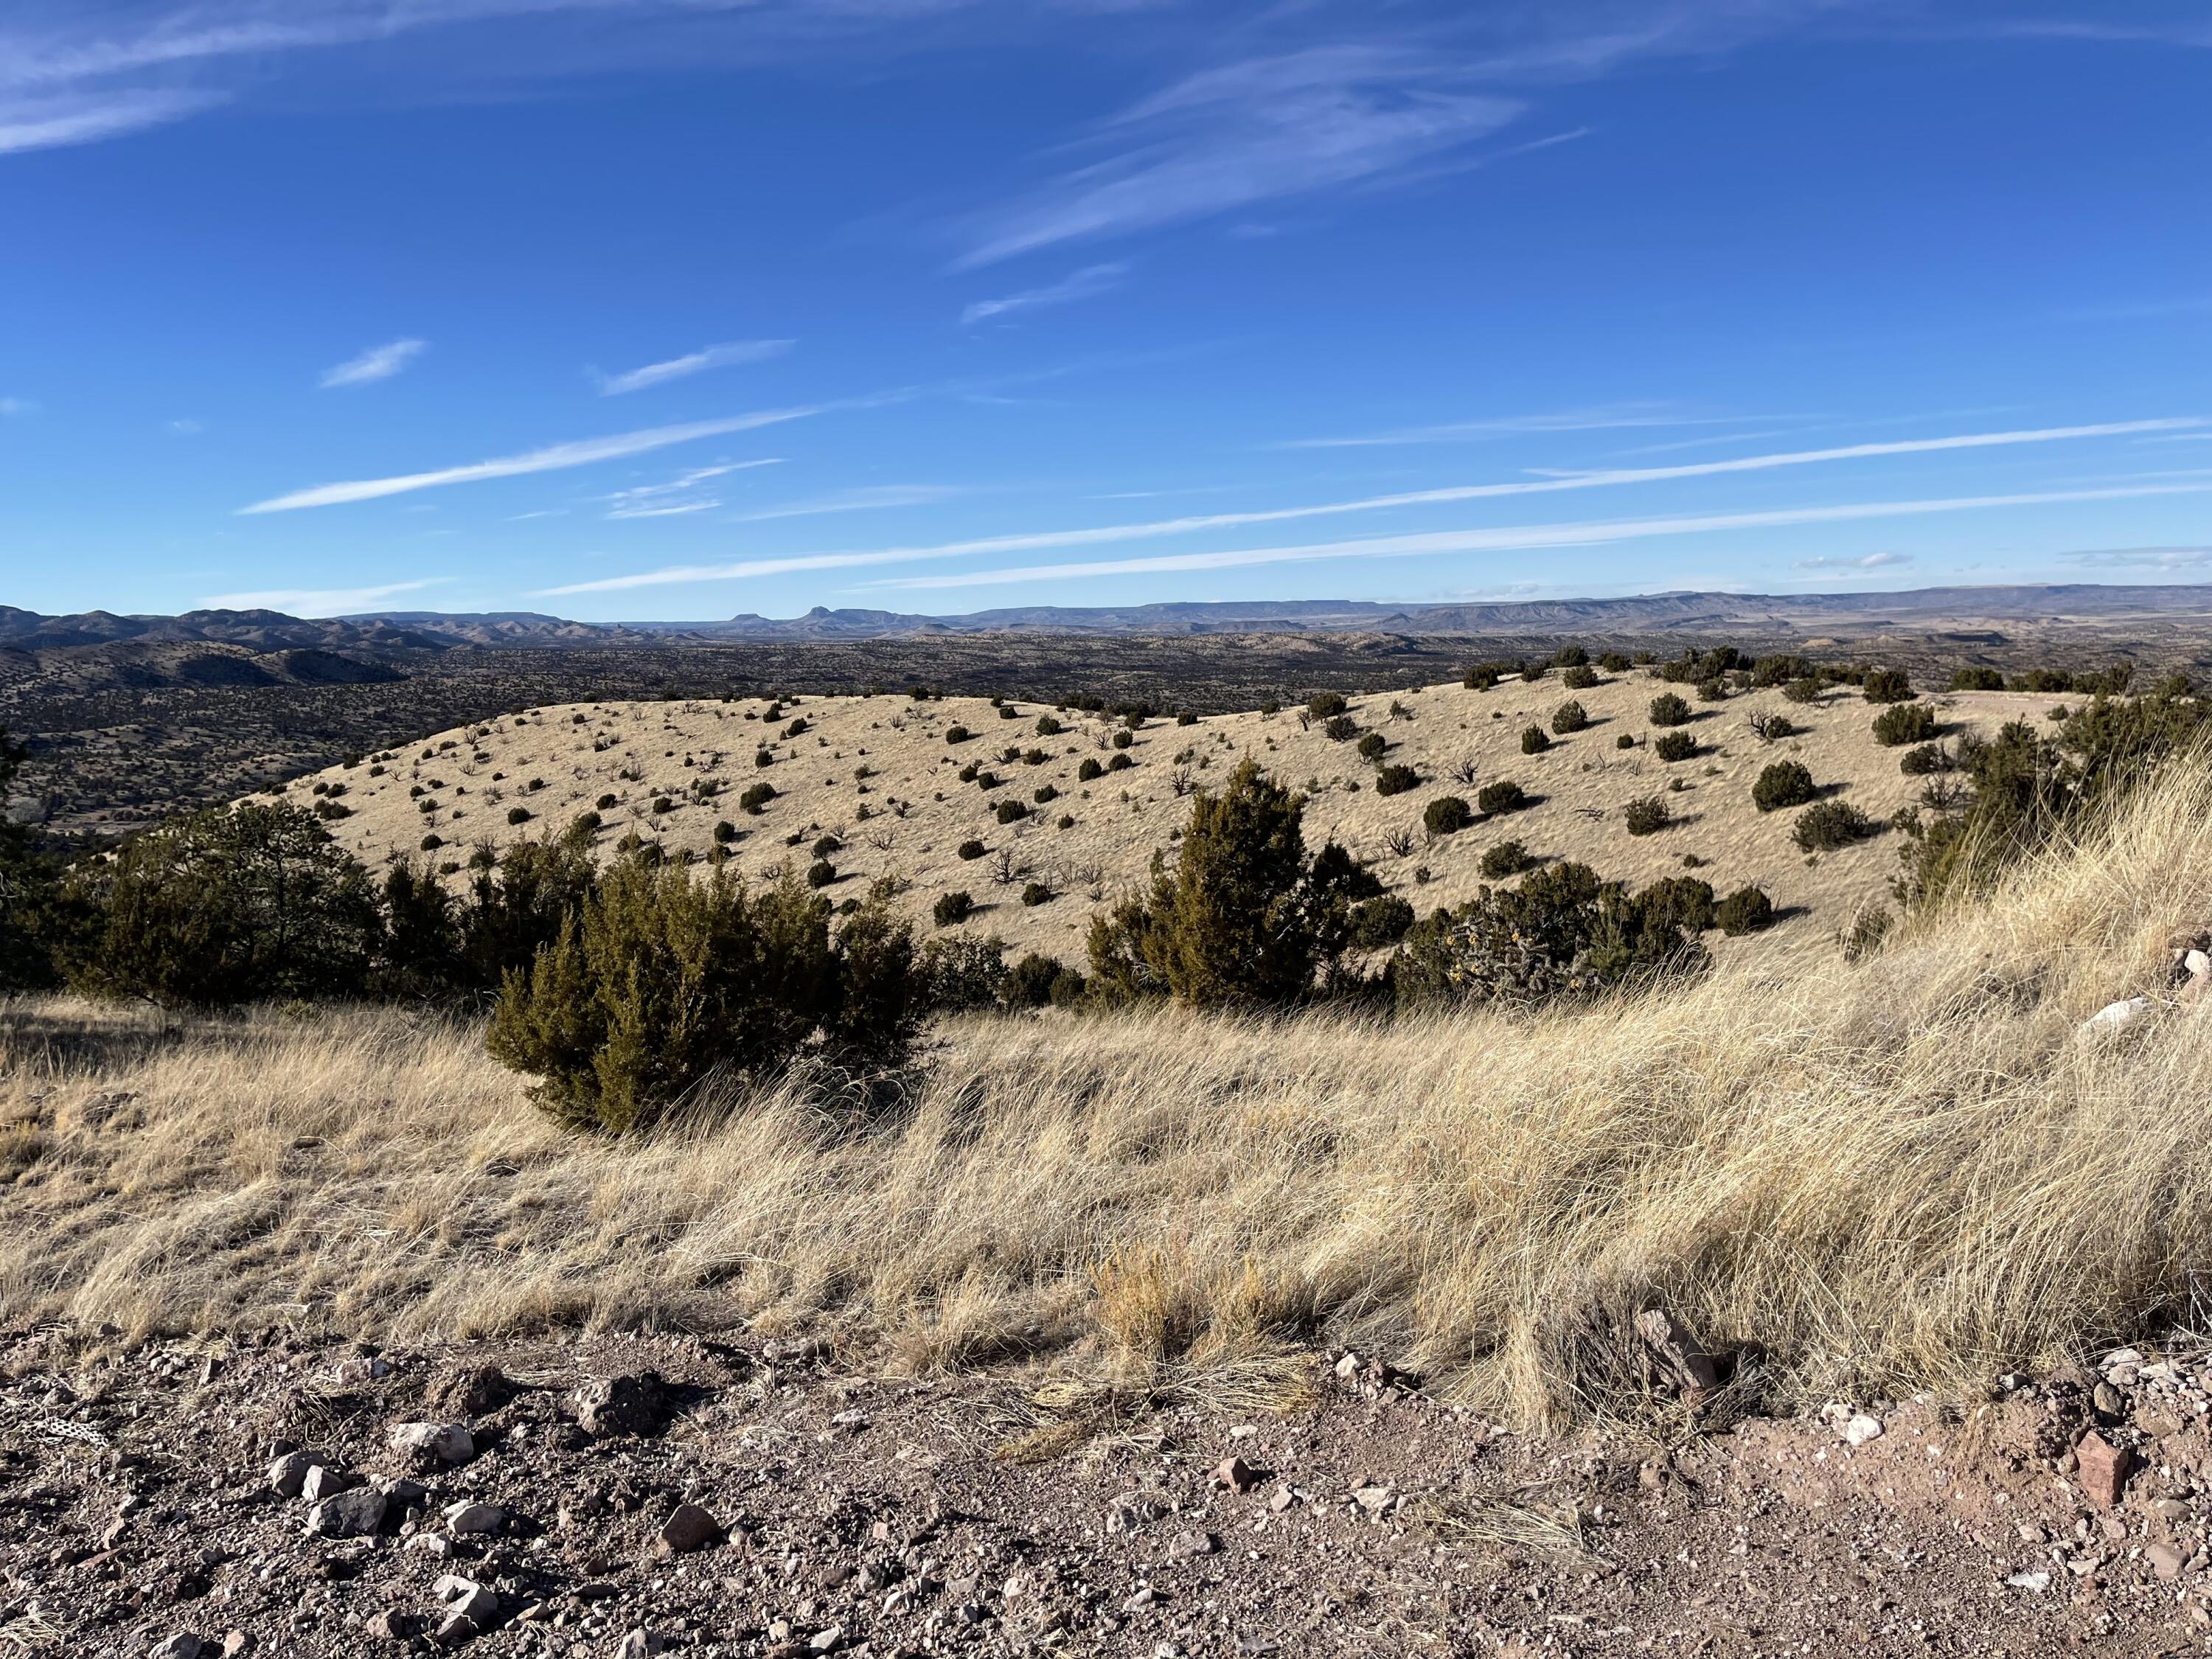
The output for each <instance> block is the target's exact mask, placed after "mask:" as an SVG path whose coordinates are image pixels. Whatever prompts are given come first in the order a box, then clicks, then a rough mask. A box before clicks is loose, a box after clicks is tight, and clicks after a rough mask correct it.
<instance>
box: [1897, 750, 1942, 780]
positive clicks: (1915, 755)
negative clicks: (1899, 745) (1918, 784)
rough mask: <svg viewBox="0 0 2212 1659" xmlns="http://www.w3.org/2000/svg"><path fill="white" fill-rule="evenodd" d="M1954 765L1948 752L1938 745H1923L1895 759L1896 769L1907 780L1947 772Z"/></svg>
mask: <svg viewBox="0 0 2212 1659" xmlns="http://www.w3.org/2000/svg"><path fill="white" fill-rule="evenodd" d="M1954 764H1955V763H1954V760H1953V758H1952V756H1951V752H1950V750H1948V749H1946V748H1944V747H1943V745H1942V744H1940V743H1923V744H1921V745H1920V746H1919V747H1918V748H1917V749H1908V750H1905V752H1904V753H1903V754H1901V755H1899V757H1897V769H1898V770H1899V771H1900V772H1902V773H1904V774H1905V776H1906V777H1908V778H1921V777H1926V776H1928V775H1929V774H1931V773H1936V772H1948V771H1950V770H1951V769H1953V767H1954Z"/></svg>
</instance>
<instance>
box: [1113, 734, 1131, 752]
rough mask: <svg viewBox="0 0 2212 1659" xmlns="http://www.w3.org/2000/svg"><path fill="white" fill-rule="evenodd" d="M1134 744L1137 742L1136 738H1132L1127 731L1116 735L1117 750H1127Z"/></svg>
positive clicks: (1115, 744)
mask: <svg viewBox="0 0 2212 1659" xmlns="http://www.w3.org/2000/svg"><path fill="white" fill-rule="evenodd" d="M1134 742H1136V738H1133V737H1131V736H1130V735H1129V733H1128V732H1127V731H1126V730H1124V731H1120V732H1115V734H1114V746H1115V748H1116V749H1127V747H1128V746H1129V745H1130V744H1133V743H1134Z"/></svg>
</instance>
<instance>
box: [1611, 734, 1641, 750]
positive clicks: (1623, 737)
mask: <svg viewBox="0 0 2212 1659" xmlns="http://www.w3.org/2000/svg"><path fill="white" fill-rule="evenodd" d="M1613 747H1614V748H1615V749H1633V748H1635V747H1636V737H1635V734H1634V733H1633V732H1622V733H1621V734H1620V736H1619V737H1617V738H1614V739H1613Z"/></svg>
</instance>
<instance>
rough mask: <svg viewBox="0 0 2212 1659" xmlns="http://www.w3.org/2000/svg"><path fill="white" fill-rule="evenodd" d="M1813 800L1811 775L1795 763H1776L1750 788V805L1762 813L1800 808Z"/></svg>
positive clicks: (1763, 772) (1765, 770) (1761, 774)
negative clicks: (1788, 807)
mask: <svg viewBox="0 0 2212 1659" xmlns="http://www.w3.org/2000/svg"><path fill="white" fill-rule="evenodd" d="M1810 799H1813V775H1812V773H1811V772H1809V771H1808V770H1807V769H1806V768H1805V767H1804V765H1803V764H1802V763H1800V762H1797V761H1777V762H1775V763H1774V764H1773V765H1771V766H1769V767H1767V768H1765V769H1764V770H1762V771H1761V772H1760V773H1759V781H1758V782H1756V783H1754V784H1753V785H1752V786H1751V804H1752V805H1753V806H1756V807H1757V808H1758V809H1759V811H1762V812H1778V811H1781V810H1782V809H1783V808H1784V807H1785V806H1802V805H1804V804H1805V803H1806V802H1807V801H1808V800H1810Z"/></svg>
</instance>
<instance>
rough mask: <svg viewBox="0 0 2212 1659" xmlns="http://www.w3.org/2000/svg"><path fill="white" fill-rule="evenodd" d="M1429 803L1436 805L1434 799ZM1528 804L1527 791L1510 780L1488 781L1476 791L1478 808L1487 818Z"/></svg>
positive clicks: (1446, 797) (1475, 799) (1519, 808)
mask: <svg viewBox="0 0 2212 1659" xmlns="http://www.w3.org/2000/svg"><path fill="white" fill-rule="evenodd" d="M1444 799H1447V800H1450V799H1455V797H1452V796H1449V795H1447V796H1445V797H1444ZM1429 804H1430V805H1431V806H1434V805H1436V803H1435V802H1434V801H1431V802H1430V803H1429ZM1465 804H1466V803H1465V802H1462V803H1461V805H1465ZM1474 805H1475V808H1476V810H1477V811H1480V813H1481V814H1482V815H1483V817H1486V818H1494V817H1497V816H1498V814H1499V813H1501V812H1517V811H1520V810H1521V809H1522V807H1524V806H1526V805H1528V793H1527V792H1526V791H1524V790H1523V789H1522V787H1521V786H1520V785H1519V784H1517V783H1514V782H1512V781H1510V780H1501V781H1498V782H1497V783H1486V784H1484V785H1483V786H1482V787H1481V788H1480V790H1478V791H1477V792H1476V793H1475V797H1474Z"/></svg>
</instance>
